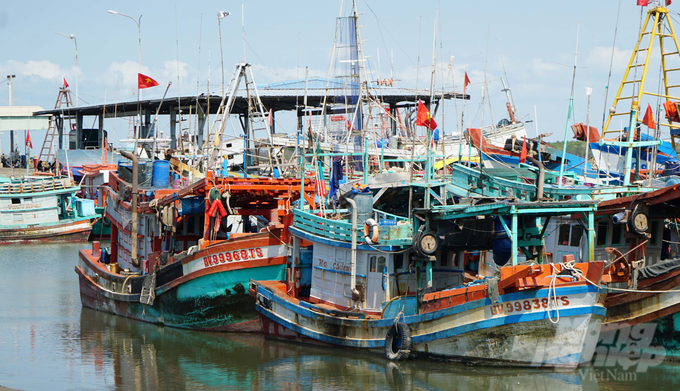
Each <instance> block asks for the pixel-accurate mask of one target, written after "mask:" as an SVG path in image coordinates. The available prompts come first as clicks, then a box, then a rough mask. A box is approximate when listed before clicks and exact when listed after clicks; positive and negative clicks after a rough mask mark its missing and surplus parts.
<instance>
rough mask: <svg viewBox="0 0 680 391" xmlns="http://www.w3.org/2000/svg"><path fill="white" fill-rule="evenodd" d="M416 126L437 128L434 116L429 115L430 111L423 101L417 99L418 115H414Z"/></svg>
mask: <svg viewBox="0 0 680 391" xmlns="http://www.w3.org/2000/svg"><path fill="white" fill-rule="evenodd" d="M416 126H425V127H426V128H428V129H430V130H435V129H436V128H437V123H436V122H434V118H432V116H431V115H430V111H429V110H428V109H427V107H425V105H424V104H423V101H421V100H419V101H418V116H417V117H416Z"/></svg>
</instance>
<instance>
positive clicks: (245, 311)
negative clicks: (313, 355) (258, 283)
mask: <svg viewBox="0 0 680 391" xmlns="http://www.w3.org/2000/svg"><path fill="white" fill-rule="evenodd" d="M93 247H95V246H93ZM249 247H250V248H252V247H255V248H257V251H253V252H252V254H253V255H254V257H253V258H249V256H250V252H249V251H246V250H243V249H245V248H249ZM242 251H244V252H246V253H247V255H248V257H246V256H240V258H239V259H238V260H234V258H232V261H231V262H227V261H226V260H225V257H223V256H220V257H218V256H217V255H215V254H220V255H221V254H225V253H226V252H230V253H232V254H234V253H239V254H240V253H241V252H242ZM282 254H285V246H284V245H282V244H280V241H278V239H277V238H276V237H273V236H271V234H269V233H266V234H254V235H253V238H252V239H250V238H245V239H243V240H235V241H225V242H223V243H221V244H219V245H216V246H212V247H207V248H206V249H204V250H202V251H198V252H196V253H195V254H193V255H191V256H188V257H186V258H184V259H182V260H176V261H174V262H172V263H170V264H168V265H167V266H165V267H163V268H161V269H160V270H158V271H157V272H156V283H157V286H156V287H155V290H154V293H155V299H154V301H153V303H152V304H151V305H146V304H142V303H141V302H140V297H141V291H142V286H143V284H144V280H145V279H146V278H147V277H148V276H149V275H148V274H147V275H143V276H125V275H120V274H117V273H112V272H110V271H109V270H108V268H107V266H106V265H105V264H103V263H102V262H101V261H100V260H101V257H100V255H99V250H98V249H97V248H96V247H95V249H94V250H89V249H88V250H81V251H80V253H79V256H80V263H79V264H78V265H77V266H76V273H77V274H78V277H79V280H80V298H81V302H82V305H83V306H85V307H88V308H92V309H95V310H99V311H103V312H108V313H112V314H115V315H119V316H124V317H127V318H131V319H136V320H140V321H144V322H150V323H156V324H161V325H165V326H171V327H177V328H184V329H192V330H209V331H242V332H256V331H257V332H259V331H260V327H259V323H258V322H257V312H256V311H255V299H254V298H253V297H251V296H250V295H248V292H247V288H248V281H249V280H250V279H251V278H273V279H280V278H283V277H284V276H285V268H286V257H285V256H283V255H282ZM213 256H214V257H215V261H213V262H212V263H211V260H212V257H213ZM258 256H259V258H258ZM220 259H221V261H220Z"/></svg>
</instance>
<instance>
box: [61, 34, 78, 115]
mask: <svg viewBox="0 0 680 391" xmlns="http://www.w3.org/2000/svg"><path fill="white" fill-rule="evenodd" d="M55 33H57V34H59V35H61V36H64V37H66V38H69V39H70V40H71V41H73V44H74V45H76V106H78V104H79V102H78V41H76V36H75V35H73V34H71V35H66V34H62V33H59V32H56V31H55Z"/></svg>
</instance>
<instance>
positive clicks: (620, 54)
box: [586, 46, 633, 71]
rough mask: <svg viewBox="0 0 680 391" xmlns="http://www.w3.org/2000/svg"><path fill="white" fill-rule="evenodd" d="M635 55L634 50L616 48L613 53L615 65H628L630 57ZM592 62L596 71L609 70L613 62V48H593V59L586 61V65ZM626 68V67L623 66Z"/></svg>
mask: <svg viewBox="0 0 680 391" xmlns="http://www.w3.org/2000/svg"><path fill="white" fill-rule="evenodd" d="M632 54H633V51H632V50H621V49H619V48H617V47H614V52H613V56H614V57H613V58H614V60H613V64H615V65H617V66H619V67H620V66H621V64H628V61H630V56H631V55H632ZM591 61H592V64H593V68H594V69H600V70H605V71H606V70H609V64H610V62H611V61H612V48H611V47H604V46H597V47H595V48H593V52H592V55H591V58H590V59H588V60H587V61H586V64H590V63H591ZM623 66H625V65H623Z"/></svg>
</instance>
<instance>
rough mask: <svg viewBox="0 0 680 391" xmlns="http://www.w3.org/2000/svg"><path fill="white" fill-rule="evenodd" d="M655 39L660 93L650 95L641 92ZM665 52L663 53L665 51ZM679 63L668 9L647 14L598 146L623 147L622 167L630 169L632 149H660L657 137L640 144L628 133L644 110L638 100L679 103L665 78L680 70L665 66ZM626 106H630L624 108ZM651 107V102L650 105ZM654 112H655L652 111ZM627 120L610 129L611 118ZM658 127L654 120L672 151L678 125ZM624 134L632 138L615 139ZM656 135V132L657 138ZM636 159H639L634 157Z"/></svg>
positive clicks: (673, 87)
mask: <svg viewBox="0 0 680 391" xmlns="http://www.w3.org/2000/svg"><path fill="white" fill-rule="evenodd" d="M657 39H658V44H659V51H660V54H661V73H662V74H661V77H662V80H663V93H661V94H660V93H654V92H651V91H647V90H645V82H646V81H647V71H648V70H649V65H650V58H651V57H652V49H653V46H654V42H655V41H656V40H657ZM667 49H668V50H669V51H666V50H667ZM679 59H680V45H679V44H678V39H677V37H676V35H675V30H674V29H673V24H672V23H671V20H670V17H669V14H668V8H665V7H655V8H651V9H649V10H648V11H647V18H646V20H645V22H644V24H643V27H642V29H641V30H640V35H639V38H638V41H637V44H636V45H635V50H633V54H632V56H631V58H630V61H629V62H628V67H627V68H626V72H625V74H624V76H623V80H622V82H621V85H620V86H619V90H618V92H617V93H616V98H615V99H614V103H613V105H612V106H611V108H610V109H609V113H608V115H607V120H606V122H605V124H604V127H603V129H602V137H601V141H600V142H601V144H602V145H611V146H617V147H626V148H627V152H626V167H628V168H630V167H632V162H631V158H632V149H633V148H649V147H653V146H658V145H661V141H660V137H657V136H655V137H654V138H656V139H657V140H656V141H640V135H639V132H630V129H634V130H635V129H638V127H639V122H638V117H639V114H640V110H644V109H645V108H644V107H641V102H642V99H643V98H645V97H647V98H650V99H657V98H662V99H665V101H666V102H670V100H679V101H680V94H676V96H673V95H671V92H673V91H678V90H677V88H680V84H676V85H670V84H669V83H668V76H669V74H671V73H672V72H677V71H680V68H678V67H676V68H669V67H668V65H669V62H672V61H677V60H679ZM628 102H630V104H628ZM650 103H651V102H650ZM653 111H656V110H653ZM627 115H628V116H630V117H629V121H628V122H627V128H628V130H626V129H616V128H614V129H612V124H611V121H612V119H614V117H622V118H625V116H627ZM670 122H671V121H668V123H661V120H660V118H658V121H657V126H667V127H669V128H670V130H671V140H672V142H673V147H675V138H676V137H680V125H674V124H672V123H670ZM626 133H628V134H632V135H633V136H634V137H632V140H631V137H627V138H628V139H627V140H625V141H624V140H623V138H620V139H618V141H616V140H615V139H616V138H618V137H621V136H626ZM658 134H660V133H659V132H658V131H657V135H658ZM638 156H639V155H638ZM629 183H630V175H624V185H628V184H629Z"/></svg>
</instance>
